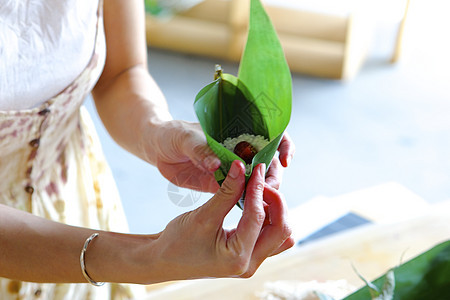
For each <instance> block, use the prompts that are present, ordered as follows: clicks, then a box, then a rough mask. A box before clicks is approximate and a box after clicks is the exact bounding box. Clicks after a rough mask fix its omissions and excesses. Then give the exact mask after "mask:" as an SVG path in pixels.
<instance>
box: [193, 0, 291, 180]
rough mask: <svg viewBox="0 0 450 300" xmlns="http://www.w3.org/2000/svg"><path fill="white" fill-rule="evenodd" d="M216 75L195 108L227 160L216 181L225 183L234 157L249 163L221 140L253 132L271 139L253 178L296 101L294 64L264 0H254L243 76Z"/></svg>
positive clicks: (212, 142)
mask: <svg viewBox="0 0 450 300" xmlns="http://www.w3.org/2000/svg"><path fill="white" fill-rule="evenodd" d="M215 77H216V78H215V80H214V81H213V82H212V83H210V84H209V85H207V86H206V87H204V88H203V89H202V90H201V91H200V92H199V93H198V94H197V97H196V99H195V102H194V109H195V112H196V114H197V117H198V119H199V122H200V124H201V126H202V129H203V131H204V133H205V135H206V139H207V141H208V144H209V146H210V147H211V149H212V150H213V151H214V152H215V153H216V154H217V156H218V157H219V159H220V160H221V162H222V165H221V167H220V169H219V170H218V171H217V172H216V174H215V175H216V180H217V181H218V182H219V183H220V184H221V182H222V181H223V179H224V178H225V176H226V174H227V173H228V170H229V168H230V166H231V163H232V162H233V161H234V160H237V159H238V160H241V161H242V162H244V161H243V160H242V159H241V158H239V157H238V156H237V155H236V154H234V153H233V152H231V151H229V150H227V149H226V148H225V147H224V146H223V145H222V144H221V143H223V141H224V140H226V139H227V138H235V137H239V136H240V135H242V134H251V135H255V136H256V135H260V136H263V137H265V138H266V139H267V140H268V141H269V144H268V145H266V146H265V147H264V148H263V149H261V150H260V151H259V152H258V153H257V154H256V155H255V156H254V157H253V160H252V163H251V168H250V172H248V173H246V179H247V180H248V178H249V177H250V175H251V170H253V168H254V167H255V166H256V165H257V164H259V163H265V164H266V167H267V168H268V167H269V165H270V163H271V161H272V159H273V156H274V155H275V153H276V151H277V148H278V145H279V144H280V141H281V138H282V137H283V133H284V130H285V129H286V127H287V125H288V124H289V120H290V115H291V106H292V92H291V91H292V82H291V74H290V72H289V67H288V65H287V62H286V59H285V57H284V53H283V49H282V47H281V44H280V42H279V40H278V36H277V34H276V32H275V30H274V28H273V25H272V23H271V21H270V19H269V17H268V16H267V14H266V12H265V10H264V8H263V6H262V5H261V3H260V1H259V0H252V1H251V8H250V24H249V34H248V38H247V44H246V47H245V50H244V53H243V56H242V59H241V62H240V67H239V74H238V77H235V76H233V75H231V74H225V73H222V72H221V70H219V72H218V73H216V76H215Z"/></svg>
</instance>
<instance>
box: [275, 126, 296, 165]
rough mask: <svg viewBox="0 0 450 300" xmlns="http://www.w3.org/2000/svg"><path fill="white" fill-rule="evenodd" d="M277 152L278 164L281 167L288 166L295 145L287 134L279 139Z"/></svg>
mask: <svg viewBox="0 0 450 300" xmlns="http://www.w3.org/2000/svg"><path fill="white" fill-rule="evenodd" d="M278 151H279V152H280V162H281V165H283V167H285V168H286V167H287V166H289V164H290V162H291V160H292V158H293V157H294V153H295V145H294V142H293V141H292V140H291V138H290V136H289V134H288V133H287V132H285V133H284V135H283V138H282V139H281V142H280V145H279V146H278Z"/></svg>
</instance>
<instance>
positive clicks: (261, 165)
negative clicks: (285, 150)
mask: <svg viewBox="0 0 450 300" xmlns="http://www.w3.org/2000/svg"><path fill="white" fill-rule="evenodd" d="M259 171H260V172H261V176H262V177H265V176H266V164H265V163H261V164H260V169H259Z"/></svg>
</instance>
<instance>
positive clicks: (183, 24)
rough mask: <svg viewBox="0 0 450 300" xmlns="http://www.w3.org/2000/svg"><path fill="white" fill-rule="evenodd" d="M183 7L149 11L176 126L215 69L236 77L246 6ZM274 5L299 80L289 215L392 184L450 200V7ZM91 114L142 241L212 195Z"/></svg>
mask: <svg viewBox="0 0 450 300" xmlns="http://www.w3.org/2000/svg"><path fill="white" fill-rule="evenodd" d="M150 2H152V1H150ZM173 2H174V5H175V7H176V8H180V9H183V11H178V10H172V8H173V7H174V6H172V7H171V8H170V9H166V8H161V9H159V10H156V11H154V10H153V11H152V13H154V14H156V16H155V15H153V16H151V15H150V9H149V16H148V20H147V30H148V42H149V50H148V51H149V70H150V72H151V74H152V75H153V77H154V78H155V80H156V81H157V83H158V84H159V85H160V87H161V89H162V91H163V92H164V94H165V95H166V98H167V101H168V103H169V107H170V110H171V113H172V115H173V117H174V118H177V119H184V120H188V121H192V122H196V121H197V119H196V116H195V113H194V110H193V101H194V99H195V96H196V94H197V92H198V91H199V90H200V89H201V88H202V87H204V86H205V85H206V84H208V83H209V82H211V81H212V79H213V72H214V65H215V64H217V63H219V64H221V65H222V67H223V69H224V70H225V72H227V73H231V74H237V70H238V59H239V53H240V51H241V49H242V44H243V41H245V24H246V18H245V17H246V15H247V13H246V11H245V7H244V6H243V5H245V3H246V2H247V1H242V0H239V2H238V1H235V0H228V1H226V0H205V1H201V2H200V3H196V2H199V1H185V2H184V4H186V2H192V3H188V4H192V5H195V6H193V7H190V8H189V6H183V7H181V6H177V5H179V2H182V1H173ZM375 2H376V3H375ZM264 3H265V4H266V5H267V11H268V13H269V15H270V16H271V18H272V21H273V23H274V25H275V27H276V28H277V30H278V32H279V36H280V40H281V41H282V44H283V46H284V47H285V52H286V56H287V58H288V62H289V64H290V66H291V70H292V75H293V99H292V102H293V110H292V117H291V122H290V125H289V126H288V132H289V134H290V135H291V137H292V139H293V140H294V142H295V145H296V149H297V151H296V155H295V158H294V160H293V161H292V163H291V166H290V167H289V168H288V169H286V170H285V173H284V180H283V184H282V187H281V191H282V192H283V194H284V195H285V198H286V201H287V203H288V206H289V207H290V208H292V209H293V208H295V207H297V206H299V205H300V204H302V203H305V202H307V201H309V200H310V199H313V198H315V197H318V196H325V197H336V196H339V195H342V194H346V193H351V192H353V191H357V190H361V189H366V188H370V187H374V186H378V185H382V184H385V183H396V184H399V185H401V186H403V187H405V188H406V189H408V190H409V191H411V192H412V193H414V194H416V195H418V196H419V197H421V198H423V199H424V200H425V201H427V202H429V203H437V202H441V201H444V200H449V199H450V90H449V89H450V58H449V53H450V18H449V12H450V4H449V3H448V1H446V0H428V1H425V0H411V1H403V0H397V1H343V0H340V1H312V0H309V1H304V0H302V1H275V0H272V1H265V2H264ZM146 4H148V6H147V8H149V7H150V6H149V3H146ZM247 4H248V3H247ZM152 9H154V7H153V8H152ZM185 9H187V10H185ZM216 48H217V49H216ZM86 106H87V108H88V109H89V110H90V112H91V113H92V116H93V118H94V121H95V124H96V126H97V128H98V131H99V135H100V138H101V141H102V143H103V147H104V152H105V155H106V157H107V159H108V161H109V163H110V165H111V169H112V171H113V174H114V177H115V179H116V180H117V185H118V188H119V191H120V194H121V196H122V199H123V203H124V208H125V211H126V214H127V216H128V219H129V223H130V228H131V231H132V232H135V233H155V232H159V231H161V230H163V229H164V227H165V225H166V224H167V223H168V222H169V221H170V220H171V219H173V218H174V217H176V216H178V215H179V214H181V213H183V212H185V211H188V210H192V209H194V208H196V207H197V206H199V205H201V204H202V203H204V202H205V201H206V200H207V199H209V198H210V197H211V195H210V194H201V193H196V192H191V191H188V190H183V189H178V188H177V187H175V186H173V185H171V184H169V182H168V181H166V180H165V179H164V178H163V177H162V176H161V175H160V174H159V172H158V171H157V169H156V168H155V167H153V166H150V165H147V164H146V163H144V162H143V161H141V160H139V159H137V158H135V157H134V156H132V155H131V154H128V153H127V152H125V151H124V150H123V149H121V148H120V147H119V146H117V145H116V144H115V143H114V142H113V141H112V140H111V138H110V137H109V136H108V134H107V133H106V131H105V130H104V128H103V126H102V124H101V122H100V121H99V119H98V116H97V114H96V112H95V109H94V107H93V104H92V100H91V99H88V101H87V102H86ZM375 201H376V200H375ZM387 209H388V208H387ZM240 213H241V211H240V210H239V209H238V208H235V209H233V211H232V213H231V214H230V216H229V218H228V219H227V222H226V224H225V225H226V226H233V225H234V224H235V223H236V220H237V219H238V218H239V215H240Z"/></svg>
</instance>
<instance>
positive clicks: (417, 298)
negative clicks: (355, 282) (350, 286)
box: [344, 241, 450, 300]
mask: <svg viewBox="0 0 450 300" xmlns="http://www.w3.org/2000/svg"><path fill="white" fill-rule="evenodd" d="M394 277H395V284H393V282H394ZM372 283H373V285H374V286H376V288H377V289H378V290H386V291H388V292H389V293H391V291H392V290H393V297H392V298H389V299H394V300H403V299H405V300H423V299H433V300H448V299H450V241H447V242H443V243H441V244H439V245H437V246H435V247H433V248H431V249H430V250H428V251H426V252H424V253H422V254H420V255H419V256H417V257H415V258H413V259H411V260H410V261H408V262H406V263H404V264H401V265H400V266H398V267H396V268H394V269H392V270H390V271H389V272H387V274H385V275H383V276H381V277H379V278H377V279H376V280H375V281H373V282H372ZM383 284H384V287H383ZM388 292H386V295H389V293H388ZM380 295H381V294H380ZM368 297H370V291H369V287H367V286H365V287H363V288H361V289H360V290H358V291H356V292H355V293H353V294H351V295H349V296H348V297H346V298H345V299H344V300H366V299H369V298H368ZM382 299H385V298H382Z"/></svg>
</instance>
